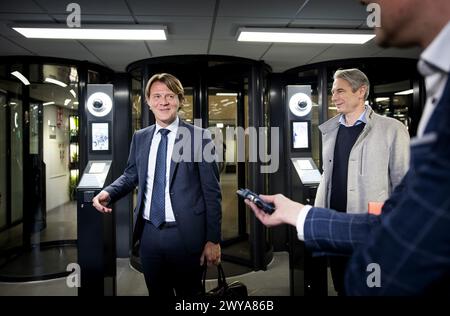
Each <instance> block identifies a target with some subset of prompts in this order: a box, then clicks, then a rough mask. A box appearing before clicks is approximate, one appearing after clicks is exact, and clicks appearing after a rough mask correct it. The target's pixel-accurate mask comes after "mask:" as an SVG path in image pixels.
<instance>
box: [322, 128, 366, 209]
mask: <svg viewBox="0 0 450 316" xmlns="http://www.w3.org/2000/svg"><path fill="white" fill-rule="evenodd" d="M365 125H366V124H365V123H361V124H359V125H356V126H349V127H346V126H344V125H342V124H341V125H340V126H339V130H338V134H337V137H336V144H335V145H334V161H333V175H332V179H331V197H330V208H332V209H334V210H336V211H339V212H346V211H347V175H348V158H349V156H350V151H351V150H352V148H353V145H354V144H355V142H356V140H357V139H358V136H359V134H361V132H362V130H363V129H364V126H365Z"/></svg>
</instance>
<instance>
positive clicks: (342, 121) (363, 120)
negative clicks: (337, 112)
mask: <svg viewBox="0 0 450 316" xmlns="http://www.w3.org/2000/svg"><path fill="white" fill-rule="evenodd" d="M366 113H367V106H366V107H365V109H364V112H362V113H361V115H360V116H359V117H358V119H357V120H356V122H355V124H353V126H356V125H359V124H361V123H364V124H367V118H366ZM339 123H340V124H342V125H344V126H348V125H347V124H345V115H344V114H341V116H340V117H339Z"/></svg>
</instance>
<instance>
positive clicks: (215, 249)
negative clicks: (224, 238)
mask: <svg viewBox="0 0 450 316" xmlns="http://www.w3.org/2000/svg"><path fill="white" fill-rule="evenodd" d="M220 257H221V251H220V244H215V243H213V242H211V241H208V242H207V243H206V245H205V248H203V252H202V255H201V257H200V265H201V266H202V265H203V264H204V262H205V258H206V262H207V263H208V266H211V265H212V264H214V265H218V264H219V263H220Z"/></svg>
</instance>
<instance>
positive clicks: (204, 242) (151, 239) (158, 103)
mask: <svg viewBox="0 0 450 316" xmlns="http://www.w3.org/2000/svg"><path fill="white" fill-rule="evenodd" d="M145 97H146V100H147V103H148V104H149V106H150V109H151V110H152V112H153V114H154V115H155V119H156V124H154V125H152V126H149V127H147V128H144V129H142V130H139V131H137V132H136V133H135V134H134V136H133V140H132V143H131V148H130V154H129V158H128V163H127V167H126V169H125V171H124V173H123V175H122V176H120V177H119V178H118V179H117V180H116V181H114V182H113V183H112V184H111V185H110V186H108V187H106V188H105V189H104V190H103V191H101V192H100V193H99V194H98V195H97V196H96V197H95V198H94V199H93V204H94V206H95V207H96V209H97V210H99V211H100V212H106V213H107V212H111V208H109V207H108V206H107V205H108V204H110V203H113V202H114V201H116V200H118V199H120V198H121V197H123V196H125V195H126V194H128V193H129V192H131V191H132V190H133V189H134V188H135V187H136V186H138V189H139V191H138V196H137V205H136V209H135V211H134V215H135V221H134V222H135V227H134V234H133V244H134V243H135V242H140V248H139V249H140V251H139V252H140V259H141V263H142V269H143V272H144V276H145V281H146V284H147V288H148V290H149V294H150V295H165V296H172V295H174V294H176V295H177V296H179V295H182V296H185V295H196V294H199V293H200V292H201V290H202V288H201V286H202V284H201V278H202V265H203V264H204V263H205V262H207V263H208V265H210V264H218V263H219V262H220V255H221V254H220V244H219V242H220V239H221V218H222V212H221V192H220V186H219V173H218V168H217V164H216V161H215V152H214V145H213V143H212V140H211V137H210V134H209V133H208V131H207V130H203V129H201V128H198V127H195V126H193V125H190V124H187V123H184V122H183V121H181V120H180V119H179V118H178V115H177V111H178V109H179V108H180V104H182V102H183V100H184V90H183V86H182V85H181V82H180V81H179V80H178V79H177V78H175V77H174V76H172V75H170V74H167V73H161V74H156V75H154V76H153V77H152V78H150V80H149V82H148V84H147V87H146V89H145ZM174 292H175V293H174Z"/></svg>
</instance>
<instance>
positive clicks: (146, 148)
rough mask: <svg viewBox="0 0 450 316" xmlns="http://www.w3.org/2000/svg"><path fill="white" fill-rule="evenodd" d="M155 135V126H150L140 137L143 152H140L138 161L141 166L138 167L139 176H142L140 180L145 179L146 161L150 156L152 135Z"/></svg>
mask: <svg viewBox="0 0 450 316" xmlns="http://www.w3.org/2000/svg"><path fill="white" fill-rule="evenodd" d="M154 133H155V125H152V126H150V128H149V129H148V130H147V131H145V133H144V134H143V135H142V137H143V140H142V146H143V147H142V148H143V150H140V151H139V152H140V153H141V157H140V159H139V160H140V161H142V163H141V165H140V166H139V169H140V170H139V171H140V174H141V175H143V177H142V179H144V181H145V179H147V172H148V159H149V154H150V146H151V145H152V140H153V134H154Z"/></svg>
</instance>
